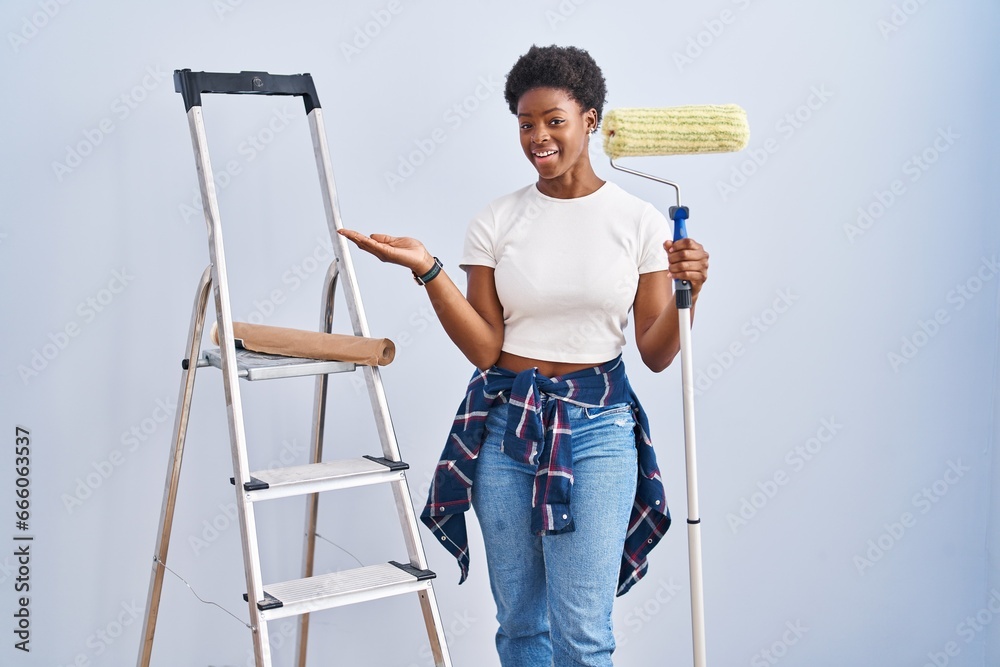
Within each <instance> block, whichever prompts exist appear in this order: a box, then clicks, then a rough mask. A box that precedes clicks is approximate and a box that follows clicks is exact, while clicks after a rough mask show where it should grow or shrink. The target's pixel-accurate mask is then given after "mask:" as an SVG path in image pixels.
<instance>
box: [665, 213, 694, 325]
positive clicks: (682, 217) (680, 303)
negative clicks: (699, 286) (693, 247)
mask: <svg viewBox="0 0 1000 667" xmlns="http://www.w3.org/2000/svg"><path fill="white" fill-rule="evenodd" d="M688 213H689V211H688V207H687V206H671V207H670V219H671V220H673V221H674V243H676V242H677V241H680V240H681V239H686V238H687V225H686V224H684V223H685V221H686V220H687V219H688ZM674 295H675V297H676V299H677V307H678V308H690V307H691V283H690V282H688V281H687V280H675V281H674Z"/></svg>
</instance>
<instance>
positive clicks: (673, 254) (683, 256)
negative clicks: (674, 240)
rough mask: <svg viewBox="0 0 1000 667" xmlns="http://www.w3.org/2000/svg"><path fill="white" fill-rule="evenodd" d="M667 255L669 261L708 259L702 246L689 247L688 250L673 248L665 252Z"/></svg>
mask: <svg viewBox="0 0 1000 667" xmlns="http://www.w3.org/2000/svg"><path fill="white" fill-rule="evenodd" d="M667 256H668V258H669V260H670V261H671V262H700V261H706V262H707V261H708V253H707V252H705V250H704V249H702V248H691V249H688V250H682V249H678V248H674V249H673V250H670V251H668V252H667Z"/></svg>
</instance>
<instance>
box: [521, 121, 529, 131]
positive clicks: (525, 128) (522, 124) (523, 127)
mask: <svg viewBox="0 0 1000 667" xmlns="http://www.w3.org/2000/svg"><path fill="white" fill-rule="evenodd" d="M521 129H522V130H530V129H531V123H521Z"/></svg>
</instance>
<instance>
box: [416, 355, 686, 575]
mask: <svg viewBox="0 0 1000 667" xmlns="http://www.w3.org/2000/svg"><path fill="white" fill-rule="evenodd" d="M497 402H509V403H510V404H511V407H510V408H509V412H508V415H507V427H506V432H505V433H504V439H503V451H504V453H505V454H506V455H507V456H509V457H511V458H512V459H514V460H515V461H519V462H522V463H527V464H529V465H532V466H536V467H537V471H536V473H535V481H534V487H533V495H532V515H531V530H532V532H533V533H534V534H536V535H556V534H559V533H563V532H568V531H572V530H573V514H572V511H571V509H570V506H571V503H570V495H571V491H572V487H573V450H572V432H571V431H570V429H569V427H568V423H569V420H568V418H567V414H566V403H567V402H569V403H574V404H576V405H581V406H584V407H604V406H607V405H615V404H619V403H630V404H631V405H632V412H633V415H634V416H635V444H636V450H637V453H638V462H639V466H638V484H637V486H636V496H635V501H634V504H633V506H632V514H631V517H630V518H629V526H628V533H627V535H626V538H625V549H624V551H623V553H622V563H621V570H620V572H619V578H618V595H622V594H624V593H625V592H627V591H628V589H629V588H631V587H632V585H633V584H634V583H635V582H637V581H638V580H639V579H641V578H642V577H643V575H644V574H645V573H646V569H647V567H648V563H647V557H648V555H649V552H650V551H651V550H652V549H653V547H655V546H656V544H657V543H658V542H659V541H660V538H662V537H663V534H664V533H665V532H666V530H667V529H668V528H669V527H670V512H669V511H668V509H667V502H666V496H665V493H664V489H663V482H662V480H661V478H660V471H659V469H658V468H657V466H656V455H655V454H654V452H653V446H652V443H651V441H650V439H649V422H648V420H647V418H646V413H645V411H644V410H643V409H642V406H641V405H640V404H639V400H638V398H637V397H636V395H635V393H634V392H633V391H632V387H631V386H630V385H629V382H628V378H627V376H626V375H625V365H624V363H623V362H622V359H621V356H619V357H618V358H617V359H614V360H612V361H609V362H607V363H606V364H602V365H600V366H595V367H594V368H587V369H584V370H582V371H577V372H575V373H569V374H567V375H563V376H557V377H554V378H548V377H546V376H544V375H541V374H540V373H538V372H537V371H536V370H535V369H528V370H525V371H522V372H520V373H513V372H512V371H508V370H505V369H502V368H497V367H496V366H494V367H493V368H491V369H489V370H487V371H481V370H479V369H476V371H475V373H473V375H472V380H471V381H470V382H469V386H468V388H467V390H466V395H465V400H464V401H463V402H462V404H461V405H460V406H459V409H458V413H457V414H456V415H455V421H454V423H453V424H452V428H451V433H450V434H449V435H448V441H447V443H446V444H445V447H444V451H443V452H442V454H441V460H440V462H439V463H438V465H437V468H436V469H435V471H434V478H433V480H432V482H431V488H430V493H429V494H428V498H427V505H426V507H424V511H423V513H422V514H421V515H420V519H421V520H422V521H423V522H424V524H426V525H427V527H428V528H430V529H431V531H432V532H433V533H434V536H435V537H436V538H437V539H438V541H439V542H440V543H441V544H442V545H443V546H444V547H445V548H446V549H448V551H450V552H451V554H452V555H453V556H455V558H456V559H457V560H458V565H459V567H460V568H461V571H462V576H461V580H460V582H459V583H462V582H464V581H465V579H466V577H468V574H469V540H468V533H467V531H466V525H465V512H466V511H467V510H468V509H469V507H470V506H471V504H472V480H473V479H474V478H475V469H476V460H477V458H478V456H479V448H480V447H481V446H482V444H483V441H484V440H485V438H486V416H487V413H488V412H489V410H490V408H491V407H492V406H493V405H495V404H496V403H497Z"/></svg>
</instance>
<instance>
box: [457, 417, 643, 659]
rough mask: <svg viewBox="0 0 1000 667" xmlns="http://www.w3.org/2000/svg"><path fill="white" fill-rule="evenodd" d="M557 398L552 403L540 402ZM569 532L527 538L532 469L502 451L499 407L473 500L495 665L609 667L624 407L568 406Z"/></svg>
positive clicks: (627, 477) (630, 467) (628, 439)
mask: <svg viewBox="0 0 1000 667" xmlns="http://www.w3.org/2000/svg"><path fill="white" fill-rule="evenodd" d="M548 400H557V399H548ZM566 407H567V409H568V410H567V411H568V414H569V420H570V426H571V428H572V433H573V435H572V443H573V477H574V481H573V491H572V511H573V519H574V525H575V528H576V529H575V530H574V531H573V532H569V533H562V534H559V535H546V536H544V537H539V536H537V535H533V534H532V533H531V528H530V526H531V489H532V482H533V479H534V473H535V470H534V468H533V467H531V466H530V465H526V464H522V463H518V462H517V461H514V460H513V459H511V458H510V457H508V456H507V455H506V454H504V453H503V452H502V451H501V444H502V442H503V433H504V428H505V425H506V421H507V408H508V405H507V404H506V403H502V404H497V405H496V406H494V407H493V408H492V409H491V410H490V413H489V415H488V417H487V421H486V439H485V441H484V443H483V446H482V449H481V450H480V452H479V460H478V462H477V465H476V478H475V480H474V483H473V485H472V503H473V508H474V509H475V512H476V516H477V518H478V520H479V525H480V527H481V529H482V532H483V539H484V542H485V547H486V558H487V565H488V568H489V574H490V587H491V588H492V590H493V597H494V599H495V600H496V605H497V621H499V623H500V628H499V630H498V631H497V635H496V644H497V651H498V653H499V654H500V663H501V664H502V665H503V667H550V666H551V667H570V666H571V665H572V666H577V665H585V666H587V667H607V666H609V665H611V664H612V662H611V653H612V652H613V651H614V649H615V640H614V634H613V633H612V629H611V610H612V605H613V603H614V598H615V592H616V589H617V585H618V572H619V568H620V566H621V557H622V550H623V548H624V542H625V533H626V531H627V529H628V520H629V514H630V512H631V510H632V502H633V500H634V498H635V486H636V475H637V464H636V449H635V434H634V433H633V428H634V425H635V420H634V418H633V416H632V412H631V406H629V405H628V404H625V403H623V404H619V405H610V406H605V407H603V408H584V407H580V406H576V405H574V404H572V403H567V405H566Z"/></svg>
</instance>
